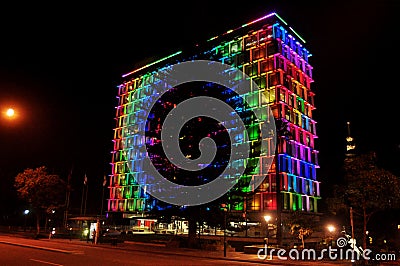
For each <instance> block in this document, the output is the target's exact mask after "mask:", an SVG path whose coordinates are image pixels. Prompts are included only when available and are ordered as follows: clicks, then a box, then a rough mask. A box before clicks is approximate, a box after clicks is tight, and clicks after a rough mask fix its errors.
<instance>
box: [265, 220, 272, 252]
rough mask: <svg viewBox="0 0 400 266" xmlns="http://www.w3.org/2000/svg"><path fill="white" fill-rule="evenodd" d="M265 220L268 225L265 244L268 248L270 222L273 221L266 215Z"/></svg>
mask: <svg viewBox="0 0 400 266" xmlns="http://www.w3.org/2000/svg"><path fill="white" fill-rule="evenodd" d="M264 220H265V222H266V223H267V235H266V238H265V241H264V244H265V245H267V246H268V242H269V221H271V215H265V216H264Z"/></svg>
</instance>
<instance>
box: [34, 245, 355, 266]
mask: <svg viewBox="0 0 400 266" xmlns="http://www.w3.org/2000/svg"><path fill="white" fill-rule="evenodd" d="M41 241H51V242H62V243H69V244H73V245H88V246H92V247H94V248H114V249H121V250H126V251H129V250H132V251H135V252H137V251H143V252H146V253H148V254H149V253H156V254H160V253H162V254H165V255H171V256H185V257H198V258H209V259H219V260H226V261H227V263H228V262H229V261H238V262H247V263H249V264H259V265H260V264H266V265H314V264H315V265H317V264H318V265H321V264H322V265H326V266H328V265H351V263H350V262H345V261H328V260H318V261H302V260H290V259H288V260H282V259H278V258H277V257H273V258H271V257H270V256H267V257H266V258H265V259H260V258H258V256H257V254H246V253H243V252H236V251H229V250H227V251H226V257H225V256H224V251H223V250H220V251H210V250H202V249H190V248H172V247H166V246H165V244H156V243H144V242H133V241H125V242H123V243H118V244H117V245H112V244H111V243H98V244H93V243H91V242H88V243H87V242H86V241H81V240H79V239H72V240H69V239H50V240H46V239H43V240H41ZM154 247H157V249H154Z"/></svg>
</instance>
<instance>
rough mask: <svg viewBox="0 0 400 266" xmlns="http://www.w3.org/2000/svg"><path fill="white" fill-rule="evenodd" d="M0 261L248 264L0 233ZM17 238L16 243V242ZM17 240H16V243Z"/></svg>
mask: <svg viewBox="0 0 400 266" xmlns="http://www.w3.org/2000/svg"><path fill="white" fill-rule="evenodd" d="M0 240H1V242H0V265H6V266H14V265H15V266H21V265H97V266H100V265H101V266H103V265H119V266H120V265H152V266H156V265H166V266H167V265H199V266H200V265H202V266H204V265H249V263H248V262H239V261H225V260H220V259H212V258H201V257H194V256H184V255H182V254H176V256H174V255H171V254H165V253H162V252H161V253H157V252H155V251H156V250H157V246H148V247H147V248H143V247H142V248H141V249H139V250H133V249H130V250H126V249H119V248H118V247H111V246H97V245H90V244H83V245H76V243H73V242H71V243H69V242H68V241H64V242H56V241H54V242H53V241H40V240H32V239H22V238H14V239H13V238H9V237H0ZM16 241H18V243H17V242H16ZM16 243H17V244H16Z"/></svg>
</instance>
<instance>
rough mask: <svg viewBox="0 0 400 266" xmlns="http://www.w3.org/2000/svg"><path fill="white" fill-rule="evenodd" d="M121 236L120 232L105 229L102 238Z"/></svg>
mask: <svg viewBox="0 0 400 266" xmlns="http://www.w3.org/2000/svg"><path fill="white" fill-rule="evenodd" d="M119 235H121V231H118V230H114V229H106V230H105V231H104V232H103V234H102V236H119Z"/></svg>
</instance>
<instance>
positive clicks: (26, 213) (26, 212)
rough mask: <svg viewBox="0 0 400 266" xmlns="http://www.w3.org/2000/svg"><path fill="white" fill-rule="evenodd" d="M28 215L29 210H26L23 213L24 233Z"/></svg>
mask: <svg viewBox="0 0 400 266" xmlns="http://www.w3.org/2000/svg"><path fill="white" fill-rule="evenodd" d="M28 214H29V210H28V209H27V210H25V211H24V232H26V217H27V216H28Z"/></svg>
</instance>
